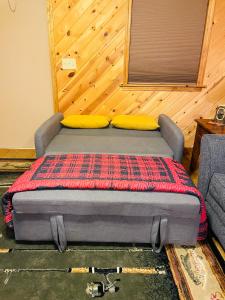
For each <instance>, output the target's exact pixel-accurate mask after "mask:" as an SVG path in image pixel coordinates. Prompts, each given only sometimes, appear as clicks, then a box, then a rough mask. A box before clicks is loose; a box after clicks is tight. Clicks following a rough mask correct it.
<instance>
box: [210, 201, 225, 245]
mask: <svg viewBox="0 0 225 300" xmlns="http://www.w3.org/2000/svg"><path fill="white" fill-rule="evenodd" d="M211 204H212V202H209V201H206V209H207V216H208V220H209V225H210V228H211V229H212V231H213V232H214V233H215V235H216V237H217V238H218V240H219V241H220V243H221V245H222V246H223V248H224V249H225V224H224V222H222V221H221V218H220V217H218V213H217V211H216V210H215V207H216V206H215V204H214V207H213V206H212V205H211ZM217 208H218V207H217ZM222 218H223V219H224V216H223V217H222Z"/></svg>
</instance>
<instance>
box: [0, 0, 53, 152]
mask: <svg viewBox="0 0 225 300" xmlns="http://www.w3.org/2000/svg"><path fill="white" fill-rule="evenodd" d="M11 2H12V3H13V2H17V10H16V12H15V13H12V12H11V11H10V9H9V6H8V0H0V148H33V147H34V143H33V135H34V131H35V129H36V128H37V127H38V126H39V125H40V124H41V123H42V122H43V121H44V120H45V119H47V118H48V117H49V116H50V115H51V114H53V99H52V97H53V96H52V83H51V74H50V58H49V48H48V47H49V46H48V23H47V22H48V20H47V0H11Z"/></svg>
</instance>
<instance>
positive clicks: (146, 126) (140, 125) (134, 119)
mask: <svg viewBox="0 0 225 300" xmlns="http://www.w3.org/2000/svg"><path fill="white" fill-rule="evenodd" d="M111 124H112V125H113V126H114V127H117V128H123V129H135V130H155V129H157V128H159V125H158V123H157V122H156V120H155V119H154V118H153V117H150V116H146V115H144V116H143V115H142V116H138V115H137V116H132V115H119V116H115V117H114V118H113V119H112V121H111Z"/></svg>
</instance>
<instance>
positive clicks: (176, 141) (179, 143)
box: [159, 114, 184, 162]
mask: <svg viewBox="0 0 225 300" xmlns="http://www.w3.org/2000/svg"><path fill="white" fill-rule="evenodd" d="M159 125H160V132H161V135H162V137H163V138H164V139H165V141H166V142H167V144H168V145H169V146H170V148H171V149H172V150H173V153H174V159H175V160H177V161H179V162H181V160H182V157H183V151H184V135H183V133H182V131H181V130H180V128H179V127H178V126H177V125H176V124H175V123H174V122H173V121H172V120H171V119H170V118H169V117H168V116H166V115H163V114H162V115H159Z"/></svg>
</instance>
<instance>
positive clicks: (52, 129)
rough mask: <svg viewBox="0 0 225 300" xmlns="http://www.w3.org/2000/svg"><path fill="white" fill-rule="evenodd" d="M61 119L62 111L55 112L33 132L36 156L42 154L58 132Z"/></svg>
mask: <svg viewBox="0 0 225 300" xmlns="http://www.w3.org/2000/svg"><path fill="white" fill-rule="evenodd" d="M62 119H63V114H62V113H57V114H55V115H53V116H52V117H50V118H49V119H48V120H47V121H45V122H44V123H43V124H42V125H41V126H40V127H39V128H38V129H37V130H36V132H35V137H34V140H35V149H36V156H37V157H40V156H42V155H44V153H45V149H46V148H47V146H48V144H49V143H50V141H51V140H52V139H53V138H54V136H55V135H56V134H57V133H58V132H59V130H60V129H61V127H62V125H61V124H60V121H61V120H62Z"/></svg>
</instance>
